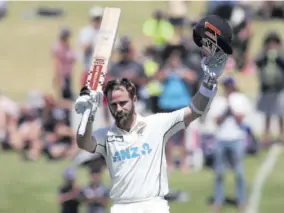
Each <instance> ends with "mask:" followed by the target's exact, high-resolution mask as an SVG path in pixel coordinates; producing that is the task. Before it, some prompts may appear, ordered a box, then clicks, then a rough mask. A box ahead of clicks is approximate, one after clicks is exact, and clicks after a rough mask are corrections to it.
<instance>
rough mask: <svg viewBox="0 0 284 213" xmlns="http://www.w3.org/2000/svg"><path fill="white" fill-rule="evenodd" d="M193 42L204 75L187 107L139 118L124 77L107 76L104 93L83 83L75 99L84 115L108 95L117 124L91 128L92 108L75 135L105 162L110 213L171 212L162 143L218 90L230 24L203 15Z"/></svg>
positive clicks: (133, 94)
mask: <svg viewBox="0 0 284 213" xmlns="http://www.w3.org/2000/svg"><path fill="white" fill-rule="evenodd" d="M193 37H194V41H195V43H196V44H197V45H198V46H199V47H200V48H201V51H202V54H203V55H204V57H203V59H202V61H201V67H202V69H203V71H204V78H203V81H202V84H201V86H200V88H199V91H198V92H197V94H195V96H194V97H193V99H192V103H191V105H190V106H188V107H185V108H184V109H180V110H177V111H174V112H171V113H157V114H154V115H150V116H147V117H142V116H141V115H139V114H137V113H136V111H135V107H134V106H135V102H136V100H137V96H136V88H135V86H134V84H133V83H132V82H130V81H129V80H128V79H116V80H112V81H109V82H108V84H107V85H106V87H105V89H104V93H102V92H94V91H91V90H89V89H88V87H84V88H82V90H81V93H80V97H79V98H78V99H77V100H76V104H75V108H76V112H77V113H79V114H83V113H84V112H85V110H92V109H93V108H94V107H93V106H97V105H98V104H100V102H101V100H102V97H103V95H105V96H106V97H107V102H108V107H109V110H110V112H111V114H112V116H113V118H114V120H115V123H114V124H113V125H112V126H110V127H107V128H103V129H98V130H96V131H95V132H92V126H93V122H94V115H93V114H92V113H91V115H90V117H89V120H88V122H87V127H86V131H85V134H83V135H80V134H78V135H77V144H78V146H79V147H80V148H81V149H84V150H86V151H88V152H92V153H97V154H100V155H102V156H103V157H104V158H105V160H106V163H107V167H108V169H109V173H110V178H111V182H112V188H111V192H110V198H111V199H112V200H113V202H114V204H113V206H112V207H111V213H122V212H123V213H169V206H168V203H167V201H166V200H165V199H164V196H165V195H166V194H167V193H168V178H167V162H166V158H165V143H166V142H167V141H168V139H169V138H170V137H171V136H172V135H174V134H175V133H177V132H178V131H180V130H181V129H185V128H186V127H187V126H188V125H189V124H190V123H191V122H192V121H194V120H195V119H197V118H198V117H200V116H201V115H202V114H203V113H205V112H207V110H208V109H209V106H210V103H211V101H212V99H213V98H214V97H215V95H216V92H217V83H218V77H219V76H220V75H221V74H222V73H223V71H224V67H225V64H226V61H227V57H228V54H232V48H231V45H230V44H231V41H232V29H231V27H230V26H229V24H228V23H227V22H226V21H225V20H223V19H221V18H219V17H217V16H208V17H206V18H204V19H202V20H201V21H200V22H199V23H198V24H197V25H196V26H195V28H194V30H193Z"/></svg>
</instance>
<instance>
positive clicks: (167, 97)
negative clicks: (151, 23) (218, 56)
mask: <svg viewBox="0 0 284 213" xmlns="http://www.w3.org/2000/svg"><path fill="white" fill-rule="evenodd" d="M157 79H158V80H159V81H160V82H161V83H162V85H163V91H162V93H161V95H160V97H159V100H158V104H159V109H160V111H161V112H173V111H175V110H178V109H181V108H183V107H185V106H188V105H189V104H190V103H191V98H192V93H191V84H192V83H194V82H195V80H196V76H195V73H194V72H192V71H191V70H190V69H188V68H187V67H186V66H185V65H184V64H183V63H182V60H181V55H180V52H173V53H172V54H171V55H170V56H169V58H168V60H167V64H166V65H165V66H164V67H163V68H162V69H161V71H159V72H158V73H157ZM179 136H180V138H181V139H180V140H179V141H180V144H179V147H180V152H181V168H182V171H184V172H186V171H187V170H188V166H187V164H186V157H187V156H186V141H185V131H181V132H180V134H179ZM166 150H167V151H166V155H167V162H168V166H169V169H170V170H172V169H173V168H174V160H173V152H172V150H173V141H169V142H168V143H167V147H166Z"/></svg>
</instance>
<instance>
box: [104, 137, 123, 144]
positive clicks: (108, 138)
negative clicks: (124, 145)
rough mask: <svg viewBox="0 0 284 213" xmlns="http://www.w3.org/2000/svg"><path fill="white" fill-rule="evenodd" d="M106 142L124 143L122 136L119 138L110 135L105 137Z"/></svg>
mask: <svg viewBox="0 0 284 213" xmlns="http://www.w3.org/2000/svg"><path fill="white" fill-rule="evenodd" d="M107 142H111V143H112V142H124V138H123V136H119V135H111V136H107Z"/></svg>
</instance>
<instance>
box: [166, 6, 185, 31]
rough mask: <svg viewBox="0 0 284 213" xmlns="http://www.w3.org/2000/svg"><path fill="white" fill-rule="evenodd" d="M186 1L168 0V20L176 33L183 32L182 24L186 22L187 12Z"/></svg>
mask: <svg viewBox="0 0 284 213" xmlns="http://www.w3.org/2000/svg"><path fill="white" fill-rule="evenodd" d="M187 6H188V2H187V1H169V2H168V16H169V22H170V23H171V24H172V25H173V27H174V28H175V32H176V33H178V34H180V35H181V34H182V33H183V26H185V24H186V21H187V20H186V16H187V14H188V9H187V8H188V7H187Z"/></svg>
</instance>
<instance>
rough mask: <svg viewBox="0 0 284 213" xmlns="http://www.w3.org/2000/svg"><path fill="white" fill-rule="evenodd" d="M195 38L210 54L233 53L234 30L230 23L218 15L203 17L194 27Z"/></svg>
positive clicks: (196, 42)
mask: <svg viewBox="0 0 284 213" xmlns="http://www.w3.org/2000/svg"><path fill="white" fill-rule="evenodd" d="M193 40H194V42H195V44H196V45H197V46H198V47H201V48H203V49H205V50H206V51H207V52H208V53H209V54H210V55H215V53H218V54H217V55H222V54H225V55H231V54H232V53H233V49H232V46H231V43H232V40H233V31H232V28H231V26H230V24H229V23H228V22H227V21H226V20H225V19H222V18H221V17H219V16H217V15H209V16H207V17H205V18H203V19H202V20H201V21H200V22H199V23H197V24H196V25H195V26H194V28H193Z"/></svg>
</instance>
